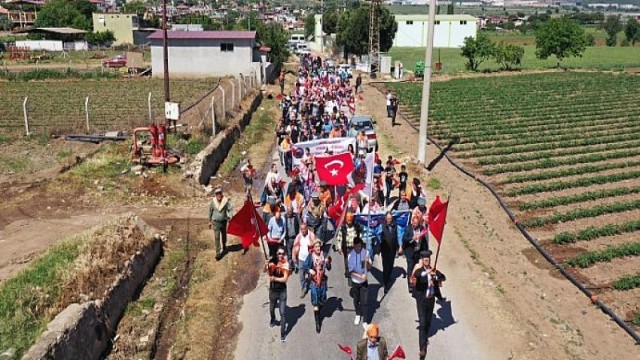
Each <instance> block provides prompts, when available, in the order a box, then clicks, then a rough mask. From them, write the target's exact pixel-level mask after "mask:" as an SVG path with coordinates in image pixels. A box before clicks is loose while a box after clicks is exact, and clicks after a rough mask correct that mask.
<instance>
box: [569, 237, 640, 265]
mask: <svg viewBox="0 0 640 360" xmlns="http://www.w3.org/2000/svg"><path fill="white" fill-rule="evenodd" d="M637 255H640V242H633V243H627V244H622V245H614V246H608V247H607V248H606V249H604V250H594V251H587V252H583V253H581V254H578V255H577V256H576V257H574V258H572V259H569V260H567V261H565V264H567V265H569V266H577V267H580V268H586V267H589V266H591V265H593V264H595V263H599V262H610V261H611V260H613V259H615V258H621V257H625V256H637Z"/></svg>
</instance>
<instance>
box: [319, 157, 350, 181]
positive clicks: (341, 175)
mask: <svg viewBox="0 0 640 360" xmlns="http://www.w3.org/2000/svg"><path fill="white" fill-rule="evenodd" d="M315 161H316V171H317V172H318V178H320V180H322V181H324V182H326V183H327V185H346V184H347V183H349V178H348V176H349V174H350V173H351V172H352V171H353V169H354V166H353V159H352V158H351V154H349V153H343V154H338V155H329V156H322V155H319V156H316V157H315Z"/></svg>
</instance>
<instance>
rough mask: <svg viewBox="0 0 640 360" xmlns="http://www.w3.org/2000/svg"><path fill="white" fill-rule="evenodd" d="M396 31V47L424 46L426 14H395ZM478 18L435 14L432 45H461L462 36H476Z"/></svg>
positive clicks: (462, 41) (425, 39)
mask: <svg viewBox="0 0 640 360" xmlns="http://www.w3.org/2000/svg"><path fill="white" fill-rule="evenodd" d="M395 18H396V22H397V23H398V32H396V36H395V38H394V39H393V46H397V47H426V46H427V32H428V30H429V21H428V18H429V16H428V15H422V14H416V15H401V14H398V15H395ZM477 31H478V19H477V18H475V17H473V16H471V15H436V23H435V33H434V38H433V46H434V47H445V48H447V47H449V48H455V47H461V46H462V45H464V38H466V37H469V36H471V37H474V38H475V37H476V34H477Z"/></svg>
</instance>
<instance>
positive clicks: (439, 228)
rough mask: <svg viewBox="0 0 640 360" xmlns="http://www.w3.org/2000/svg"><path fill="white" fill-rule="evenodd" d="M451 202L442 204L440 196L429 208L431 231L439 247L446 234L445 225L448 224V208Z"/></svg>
mask: <svg viewBox="0 0 640 360" xmlns="http://www.w3.org/2000/svg"><path fill="white" fill-rule="evenodd" d="M448 207H449V202H448V201H445V202H442V201H441V200H440V196H436V199H435V200H433V204H431V207H429V230H431V234H433V237H434V238H435V239H436V241H437V242H438V245H439V244H440V242H441V241H442V233H443V232H444V224H445V223H446V222H447V208H448Z"/></svg>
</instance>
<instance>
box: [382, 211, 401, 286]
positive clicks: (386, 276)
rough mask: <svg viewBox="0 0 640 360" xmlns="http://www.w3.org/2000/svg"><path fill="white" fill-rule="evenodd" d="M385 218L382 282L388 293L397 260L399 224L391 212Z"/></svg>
mask: <svg viewBox="0 0 640 360" xmlns="http://www.w3.org/2000/svg"><path fill="white" fill-rule="evenodd" d="M385 220H386V221H385V224H384V225H383V227H382V236H381V238H380V240H381V241H380V242H381V243H380V255H381V256H382V284H383V286H384V293H385V294H386V293H388V292H389V287H390V286H391V272H392V271H393V263H394V262H395V259H396V252H397V251H398V248H399V245H398V226H397V225H396V222H395V220H394V219H393V215H391V212H387V215H386V219H385Z"/></svg>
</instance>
